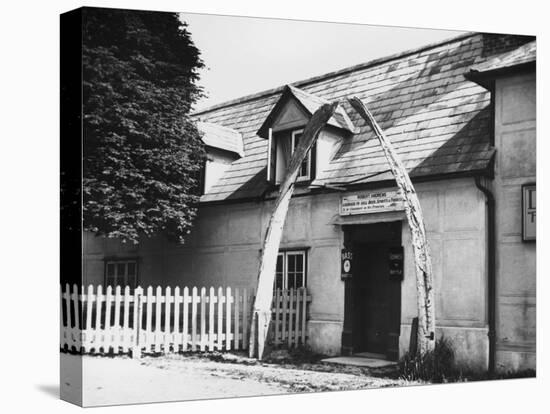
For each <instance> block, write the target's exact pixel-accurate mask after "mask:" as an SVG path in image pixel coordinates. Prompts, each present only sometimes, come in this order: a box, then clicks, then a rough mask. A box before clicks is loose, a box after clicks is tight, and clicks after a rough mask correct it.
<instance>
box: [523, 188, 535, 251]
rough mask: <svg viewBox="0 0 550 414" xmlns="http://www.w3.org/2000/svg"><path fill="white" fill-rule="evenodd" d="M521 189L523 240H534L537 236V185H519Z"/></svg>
mask: <svg viewBox="0 0 550 414" xmlns="http://www.w3.org/2000/svg"><path fill="white" fill-rule="evenodd" d="M521 191H522V197H521V198H522V201H523V208H522V213H523V214H522V220H523V226H522V227H523V241H534V240H536V238H537V186H536V184H526V185H523V186H522V187H521Z"/></svg>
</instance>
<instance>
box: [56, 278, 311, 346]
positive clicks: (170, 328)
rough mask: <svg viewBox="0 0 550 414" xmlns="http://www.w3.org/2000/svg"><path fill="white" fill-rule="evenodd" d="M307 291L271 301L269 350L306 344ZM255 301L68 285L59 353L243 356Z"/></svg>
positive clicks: (226, 294) (231, 293)
mask: <svg viewBox="0 0 550 414" xmlns="http://www.w3.org/2000/svg"><path fill="white" fill-rule="evenodd" d="M310 301H311V296H309V295H308V293H307V290H306V288H299V289H296V290H294V289H291V290H284V291H283V290H280V289H278V290H277V291H276V293H275V295H274V300H273V330H272V331H273V332H272V342H273V343H274V345H276V346H277V345H279V346H280V345H287V346H289V347H292V346H298V345H303V344H305V343H306V339H307V332H306V322H307V304H308V302H310ZM252 304H253V297H252V296H250V292H249V290H247V289H245V288H235V289H231V287H226V288H222V287H219V288H218V289H217V290H216V289H214V288H213V287H210V288H209V289H207V288H206V287H201V288H197V287H193V288H191V289H189V288H188V287H184V288H183V289H180V287H175V288H174V289H172V288H171V287H166V288H165V289H162V288H161V287H160V286H158V287H157V288H156V289H153V287H151V286H149V287H147V289H146V290H144V289H143V288H141V287H137V288H135V289H134V290H133V292H132V291H131V289H130V287H129V286H125V287H124V288H122V287H121V286H116V287H115V288H113V287H112V286H107V288H106V289H105V290H104V288H103V286H101V285H98V286H97V287H96V288H95V289H94V286H92V285H89V286H88V287H87V288H84V287H81V288H80V289H79V287H78V285H76V284H75V285H73V286H72V288H71V287H70V286H69V285H68V284H67V285H65V287H64V289H63V287H61V313H60V315H61V337H60V344H61V348H63V349H69V350H74V351H81V352H84V353H114V354H118V353H128V352H130V351H132V354H133V355H138V356H139V355H141V354H142V353H168V352H185V351H201V352H206V351H208V352H211V351H222V350H225V351H230V350H244V349H247V348H248V327H249V324H250V315H251V309H250V307H251V305H252Z"/></svg>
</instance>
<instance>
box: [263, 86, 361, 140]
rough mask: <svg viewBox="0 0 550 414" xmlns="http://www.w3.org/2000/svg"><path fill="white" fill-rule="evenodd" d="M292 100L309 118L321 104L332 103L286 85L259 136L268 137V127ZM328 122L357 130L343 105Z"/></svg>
mask: <svg viewBox="0 0 550 414" xmlns="http://www.w3.org/2000/svg"><path fill="white" fill-rule="evenodd" d="M291 100H294V102H295V103H297V105H298V106H299V108H300V109H301V110H302V111H303V112H304V113H305V115H306V116H307V117H308V118H309V117H310V116H312V115H313V113H314V112H315V111H316V110H317V109H319V108H320V107H321V105H324V104H326V103H330V102H329V101H328V100H326V99H323V98H320V97H318V96H315V95H312V94H310V93H307V92H305V91H303V90H301V89H298V88H296V87H295V86H292V85H286V86H285V87H284V89H283V93H282V94H281V97H280V98H279V100H278V101H277V103H276V104H275V105H274V106H273V108H272V109H271V111H270V112H269V114H268V115H267V117H266V118H265V121H264V123H263V124H262V126H261V127H260V129H259V130H258V132H257V134H258V136H260V137H262V138H266V139H267V136H268V129H269V128H271V126H272V125H273V123H274V122H275V121H276V119H277V117H278V116H279V115H280V113H281V111H282V110H283V109H284V108H285V106H286V105H287V104H288V103H289V101H291ZM327 124H328V125H330V126H333V127H335V128H338V129H342V130H344V131H346V132H347V133H355V132H356V130H355V127H354V126H353V123H352V122H351V120H350V118H349V116H348V114H347V113H346V111H345V110H344V108H343V107H342V105H338V107H337V109H336V111H335V112H334V115H333V116H332V117H331V118H330V119H329V121H328V122H327Z"/></svg>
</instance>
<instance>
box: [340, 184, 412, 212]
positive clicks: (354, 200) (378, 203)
mask: <svg viewBox="0 0 550 414" xmlns="http://www.w3.org/2000/svg"><path fill="white" fill-rule="evenodd" d="M404 209H405V207H404V205H403V197H401V195H400V194H399V191H397V190H390V191H374V192H371V193H364V194H352V195H346V196H344V197H342V199H341V200H340V215H342V216H347V215H351V214H368V213H379V212H382V211H399V210H404Z"/></svg>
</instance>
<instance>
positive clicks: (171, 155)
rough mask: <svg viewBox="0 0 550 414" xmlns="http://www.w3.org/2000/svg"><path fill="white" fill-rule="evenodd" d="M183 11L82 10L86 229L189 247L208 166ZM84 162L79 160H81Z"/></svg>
mask: <svg viewBox="0 0 550 414" xmlns="http://www.w3.org/2000/svg"><path fill="white" fill-rule="evenodd" d="M186 27H187V26H186V25H185V24H183V23H181V22H180V21H179V19H178V15H177V14H175V13H164V12H147V11H132V10H117V9H96V8H85V9H84V12H83V46H82V62H83V111H84V113H83V128H84V145H83V148H84V150H83V152H84V153H83V226H84V229H85V230H88V231H92V232H94V233H96V234H98V235H104V236H107V237H116V238H119V239H121V240H122V241H124V242H126V241H131V242H134V243H137V242H138V240H139V237H140V236H141V235H145V236H151V235H153V234H158V233H159V232H162V233H164V234H166V235H167V236H169V237H170V238H171V239H174V240H177V241H179V242H183V241H184V238H185V235H186V234H187V233H188V232H189V229H190V227H191V225H192V220H193V218H194V216H195V215H196V203H197V201H198V196H199V181H200V171H201V168H202V165H203V162H204V159H205V151H204V145H203V143H202V141H201V139H200V134H199V132H198V131H197V129H196V126H195V125H194V123H193V121H192V120H191V118H190V115H189V113H190V110H191V107H192V105H193V103H195V102H196V100H197V99H198V98H199V97H200V96H202V90H201V88H200V87H198V86H197V85H196V81H197V80H198V72H197V71H198V69H200V68H202V67H203V62H202V60H201V59H200V52H199V50H198V49H197V48H196V47H195V45H194V44H193V41H192V40H191V37H190V34H189V32H188V31H187V29H186ZM75 156H78V154H75Z"/></svg>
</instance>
